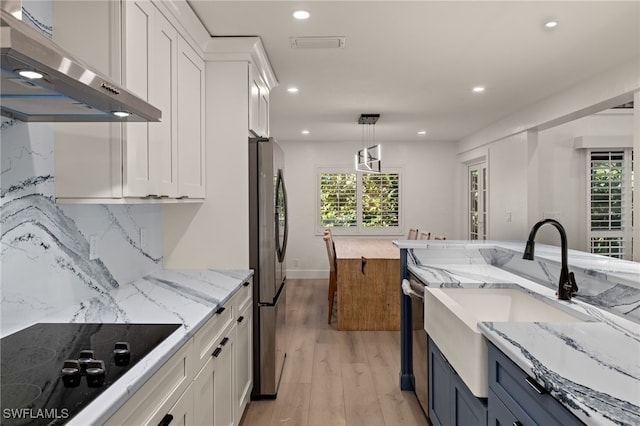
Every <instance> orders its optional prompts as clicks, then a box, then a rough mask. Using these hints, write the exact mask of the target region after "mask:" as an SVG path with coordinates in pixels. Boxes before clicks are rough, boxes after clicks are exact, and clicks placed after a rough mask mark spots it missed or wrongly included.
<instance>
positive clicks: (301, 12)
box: [293, 10, 311, 20]
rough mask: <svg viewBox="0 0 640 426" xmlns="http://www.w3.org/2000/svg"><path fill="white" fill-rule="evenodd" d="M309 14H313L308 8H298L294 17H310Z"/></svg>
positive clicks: (301, 18)
mask: <svg viewBox="0 0 640 426" xmlns="http://www.w3.org/2000/svg"><path fill="white" fill-rule="evenodd" d="M309 16H311V14H310V13H309V12H307V11H306V10H296V11H295V12H293V17H294V18H296V19H300V20H303V19H308V18H309Z"/></svg>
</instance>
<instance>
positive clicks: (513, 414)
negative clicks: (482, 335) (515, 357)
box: [488, 343, 584, 426]
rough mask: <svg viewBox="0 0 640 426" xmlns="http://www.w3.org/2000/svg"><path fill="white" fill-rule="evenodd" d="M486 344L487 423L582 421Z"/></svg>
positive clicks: (564, 424) (560, 425) (561, 424)
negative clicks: (487, 369) (487, 371)
mask: <svg viewBox="0 0 640 426" xmlns="http://www.w3.org/2000/svg"><path fill="white" fill-rule="evenodd" d="M488 347H489V401H488V419H489V425H490V426H498V425H505V424H506V425H518V426H529V425H545V426H553V425H557V426H578V425H584V423H582V422H581V421H580V419H578V418H577V417H576V416H574V415H573V414H572V413H571V412H569V410H567V409H566V408H565V407H564V406H563V405H562V404H560V403H559V402H558V401H556V400H555V399H554V398H553V397H552V396H551V395H549V394H548V393H547V391H546V390H545V389H544V388H543V387H542V386H541V385H540V384H538V383H537V382H536V381H535V380H534V379H533V378H531V377H529V376H528V375H527V374H526V373H525V372H524V371H523V370H522V369H521V368H520V367H518V366H517V365H516V364H515V363H514V362H513V361H511V360H510V359H509V358H508V357H507V356H506V355H505V354H503V353H502V352H501V351H500V350H499V349H498V348H496V347H495V345H493V344H492V343H489V344H488Z"/></svg>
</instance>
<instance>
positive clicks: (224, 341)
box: [220, 337, 229, 346]
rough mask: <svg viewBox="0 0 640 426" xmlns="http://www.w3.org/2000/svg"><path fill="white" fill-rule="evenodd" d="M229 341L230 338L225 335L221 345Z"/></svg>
mask: <svg viewBox="0 0 640 426" xmlns="http://www.w3.org/2000/svg"><path fill="white" fill-rule="evenodd" d="M228 342H229V338H228V337H225V338H224V339H222V341H220V346H224V345H226V344H227V343H228Z"/></svg>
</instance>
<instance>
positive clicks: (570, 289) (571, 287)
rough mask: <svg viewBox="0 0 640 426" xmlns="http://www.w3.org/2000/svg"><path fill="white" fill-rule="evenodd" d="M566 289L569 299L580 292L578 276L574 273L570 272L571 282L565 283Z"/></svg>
mask: <svg viewBox="0 0 640 426" xmlns="http://www.w3.org/2000/svg"><path fill="white" fill-rule="evenodd" d="M563 287H564V289H565V290H566V291H567V293H568V294H569V297H573V295H574V294H576V293H577V292H578V284H576V276H575V275H574V273H573V272H569V281H568V282H566V283H564V285H563Z"/></svg>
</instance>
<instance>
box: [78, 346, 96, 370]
mask: <svg viewBox="0 0 640 426" xmlns="http://www.w3.org/2000/svg"><path fill="white" fill-rule="evenodd" d="M94 356H95V355H94V353H93V351H92V350H91V349H85V350H83V351H80V355H79V356H78V362H79V363H80V372H81V373H82V374H84V372H85V370H86V369H87V364H89V361H91V360H92V359H93V357H94Z"/></svg>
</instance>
